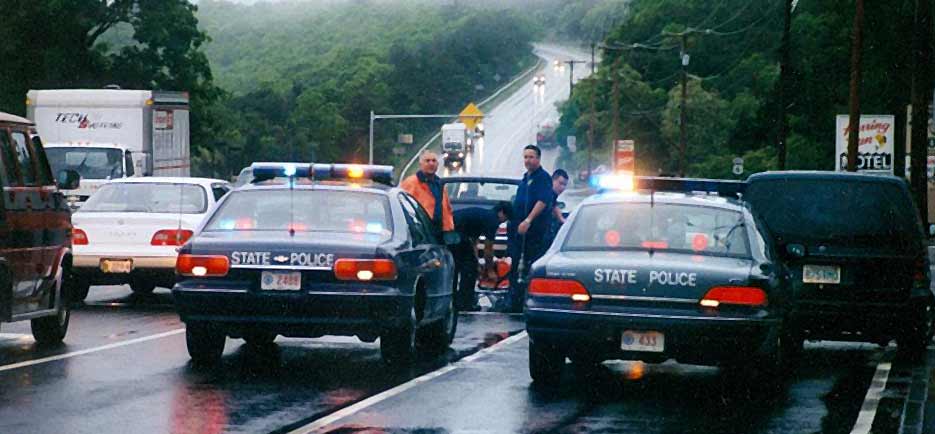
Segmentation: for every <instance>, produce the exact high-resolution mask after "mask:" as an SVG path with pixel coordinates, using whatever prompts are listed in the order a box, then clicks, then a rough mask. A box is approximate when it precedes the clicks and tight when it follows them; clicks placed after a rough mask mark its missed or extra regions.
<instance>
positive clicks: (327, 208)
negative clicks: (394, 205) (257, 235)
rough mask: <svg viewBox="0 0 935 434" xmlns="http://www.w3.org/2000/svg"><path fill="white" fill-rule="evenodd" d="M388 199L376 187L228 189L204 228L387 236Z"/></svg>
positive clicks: (390, 222) (388, 236)
mask: <svg viewBox="0 0 935 434" xmlns="http://www.w3.org/2000/svg"><path fill="white" fill-rule="evenodd" d="M390 216H391V214H390V208H389V201H388V200H387V198H386V196H384V195H381V194H376V193H365V192H352V191H346V190H293V191H289V190H275V191H270V190H252V191H234V192H231V193H230V195H229V197H228V198H227V199H226V200H225V201H224V202H223V204H222V205H221V206H220V207H219V208H218V210H217V212H215V213H214V215H212V216H211V219H210V221H209V222H208V224H207V225H205V229H204V230H205V231H286V230H289V229H292V230H294V231H296V232H339V233H359V234H370V235H375V236H378V237H379V238H380V239H382V240H386V239H389V238H390V236H391V235H392V233H393V225H392V221H391V218H390Z"/></svg>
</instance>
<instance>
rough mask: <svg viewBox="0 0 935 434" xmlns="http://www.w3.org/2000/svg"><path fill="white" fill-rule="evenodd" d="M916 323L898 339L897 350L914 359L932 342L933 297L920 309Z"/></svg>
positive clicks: (934, 311)
mask: <svg viewBox="0 0 935 434" xmlns="http://www.w3.org/2000/svg"><path fill="white" fill-rule="evenodd" d="M916 321H917V322H916V323H915V324H913V326H912V327H911V328H910V329H909V330H907V331H906V332H904V333H903V336H901V337H900V338H897V339H896V345H897V350H898V351H899V352H900V353H902V354H905V355H907V356H909V357H911V358H913V359H915V358H918V357H921V356H922V355H923V354H925V351H926V349H927V348H928V345H929V343H931V342H932V331H933V328H935V305H933V301H932V300H931V299H929V300H927V301H926V302H925V303H924V305H923V306H921V308H920V309H919V312H918V317H917V318H916Z"/></svg>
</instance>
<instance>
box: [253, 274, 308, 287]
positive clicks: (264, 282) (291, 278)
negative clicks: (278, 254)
mask: <svg viewBox="0 0 935 434" xmlns="http://www.w3.org/2000/svg"><path fill="white" fill-rule="evenodd" d="M260 288H261V289H264V290H270V291H298V290H300V289H302V273H301V272H298V271H293V272H276V271H264V272H263V275H262V276H260Z"/></svg>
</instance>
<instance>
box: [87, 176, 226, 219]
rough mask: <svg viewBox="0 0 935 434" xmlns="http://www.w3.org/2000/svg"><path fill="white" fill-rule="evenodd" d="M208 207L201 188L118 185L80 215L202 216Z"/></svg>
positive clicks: (104, 188) (94, 198)
mask: <svg viewBox="0 0 935 434" xmlns="http://www.w3.org/2000/svg"><path fill="white" fill-rule="evenodd" d="M207 208H208V198H207V196H206V194H205V189H204V188H203V187H201V186H200V185H193V184H170V183H149V182H145V183H144V182H114V183H109V184H105V185H104V186H102V187H101V189H100V190H98V191H97V192H96V193H94V194H93V195H92V196H91V198H90V199H88V201H87V202H86V203H85V204H84V205H83V206H82V207H81V211H80V212H145V213H182V214H201V213H203V212H205V211H207Z"/></svg>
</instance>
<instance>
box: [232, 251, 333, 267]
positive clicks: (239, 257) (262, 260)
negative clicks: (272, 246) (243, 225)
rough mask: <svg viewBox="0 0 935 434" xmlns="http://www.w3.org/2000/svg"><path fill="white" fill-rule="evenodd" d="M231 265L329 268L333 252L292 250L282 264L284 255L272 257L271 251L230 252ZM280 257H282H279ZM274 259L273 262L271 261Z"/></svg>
mask: <svg viewBox="0 0 935 434" xmlns="http://www.w3.org/2000/svg"><path fill="white" fill-rule="evenodd" d="M230 257H231V265H260V266H263V265H278V266H282V265H289V266H296V267H319V268H325V267H328V268H331V267H332V266H334V254H333V253H312V252H292V253H290V254H289V257H288V260H289V263H288V264H284V263H283V262H285V261H286V257H285V256H282V255H276V257H275V258H274V257H273V255H272V252H247V251H235V252H231V255H230ZM280 258H282V259H280ZM273 260H275V263H273V262H272V261H273Z"/></svg>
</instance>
